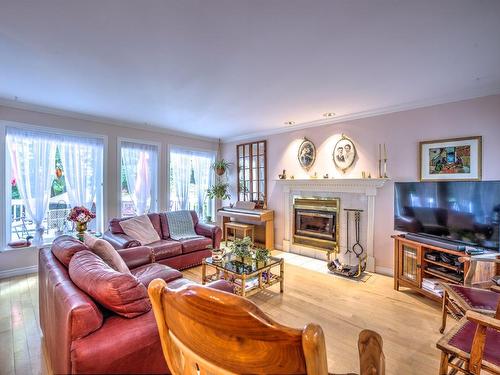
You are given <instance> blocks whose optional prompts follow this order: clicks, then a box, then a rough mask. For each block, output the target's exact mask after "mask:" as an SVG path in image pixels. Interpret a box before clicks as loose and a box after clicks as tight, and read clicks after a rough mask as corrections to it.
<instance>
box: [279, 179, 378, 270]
mask: <svg viewBox="0 0 500 375" xmlns="http://www.w3.org/2000/svg"><path fill="white" fill-rule="evenodd" d="M275 181H276V184H277V186H281V187H282V190H283V199H284V207H283V208H284V218H285V228H284V229H285V235H284V239H283V250H285V251H293V249H294V245H293V228H292V227H293V197H294V195H295V194H302V195H303V194H309V195H314V193H315V192H317V193H319V192H321V193H330V194H332V193H333V194H334V193H347V194H361V195H364V196H366V204H367V212H366V213H367V216H366V219H367V225H366V241H367V243H366V254H367V255H368V258H367V270H368V271H371V272H374V271H375V258H374V251H373V247H374V228H375V197H376V195H377V190H378V189H379V188H381V187H382V186H384V184H385V183H386V182H387V181H388V179H385V178H337V179H323V178H317V179H316V178H310V179H286V180H275Z"/></svg>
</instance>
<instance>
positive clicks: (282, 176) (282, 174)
mask: <svg viewBox="0 0 500 375" xmlns="http://www.w3.org/2000/svg"><path fill="white" fill-rule="evenodd" d="M278 178H279V179H280V180H286V170H285V169H283V173H281V174H279V175H278Z"/></svg>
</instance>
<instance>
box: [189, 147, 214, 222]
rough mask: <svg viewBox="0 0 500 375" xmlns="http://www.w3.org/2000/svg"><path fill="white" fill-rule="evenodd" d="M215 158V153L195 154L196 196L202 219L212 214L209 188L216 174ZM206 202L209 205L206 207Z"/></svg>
mask: <svg viewBox="0 0 500 375" xmlns="http://www.w3.org/2000/svg"><path fill="white" fill-rule="evenodd" d="M214 160H215V155H211V154H208V153H195V154H194V155H193V171H194V176H195V182H196V196H197V203H198V204H197V207H198V210H197V211H198V216H199V217H200V219H203V218H205V217H206V216H212V214H211V213H212V212H213V211H212V207H211V206H212V204H211V203H212V202H211V201H209V200H208V198H207V190H208V188H209V187H210V185H211V184H212V183H213V178H214V174H213V171H212V168H211V166H212V164H213V162H214ZM205 202H206V204H207V206H206V207H205Z"/></svg>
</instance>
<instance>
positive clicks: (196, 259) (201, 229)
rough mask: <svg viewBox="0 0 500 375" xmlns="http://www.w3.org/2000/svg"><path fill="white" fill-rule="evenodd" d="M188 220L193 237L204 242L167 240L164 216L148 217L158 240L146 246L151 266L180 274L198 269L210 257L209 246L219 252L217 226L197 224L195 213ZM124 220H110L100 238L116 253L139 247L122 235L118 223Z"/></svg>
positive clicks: (136, 243)
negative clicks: (192, 226) (192, 230)
mask: <svg viewBox="0 0 500 375" xmlns="http://www.w3.org/2000/svg"><path fill="white" fill-rule="evenodd" d="M191 216H192V217H193V223H194V230H195V232H196V234H198V235H200V236H204V238H194V239H188V240H182V241H175V240H173V239H172V238H170V231H169V228H168V222H167V217H166V215H165V214H164V213H150V214H148V217H149V219H150V220H151V223H152V224H153V227H154V228H155V229H156V231H157V232H158V235H159V236H160V238H161V240H160V241H157V242H153V243H151V244H148V245H146V246H148V247H150V248H151V249H152V253H153V256H154V262H157V263H160V264H165V265H167V266H169V267H172V268H175V269H178V270H182V269H185V268H189V267H194V266H197V265H200V264H201V261H202V260H203V258H206V257H209V256H210V246H211V247H213V248H214V249H217V248H219V246H220V241H221V237H222V230H221V229H220V228H219V227H218V226H217V225H210V224H204V223H200V221H199V220H198V215H197V214H196V212H195V211H191ZM126 219H127V218H122V219H120V218H115V219H111V220H110V222H109V227H108V230H107V231H106V232H105V233H104V234H103V238H104V239H105V240H106V241H108V242H109V243H111V244H112V245H113V247H114V248H115V249H117V250H118V249H127V248H130V247H136V246H140V245H141V244H140V243H139V242H138V241H137V240H136V239H134V238H131V237H129V236H127V235H126V234H125V232H123V230H122V227H121V226H120V221H122V220H126Z"/></svg>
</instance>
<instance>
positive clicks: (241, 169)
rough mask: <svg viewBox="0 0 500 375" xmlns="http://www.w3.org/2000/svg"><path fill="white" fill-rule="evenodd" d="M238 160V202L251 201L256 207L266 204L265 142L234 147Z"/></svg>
mask: <svg viewBox="0 0 500 375" xmlns="http://www.w3.org/2000/svg"><path fill="white" fill-rule="evenodd" d="M236 157H237V160H238V200H240V201H251V202H255V203H256V204H257V207H263V206H265V202H267V171H266V168H267V158H266V141H258V142H251V143H244V144H241V145H237V146H236Z"/></svg>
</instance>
